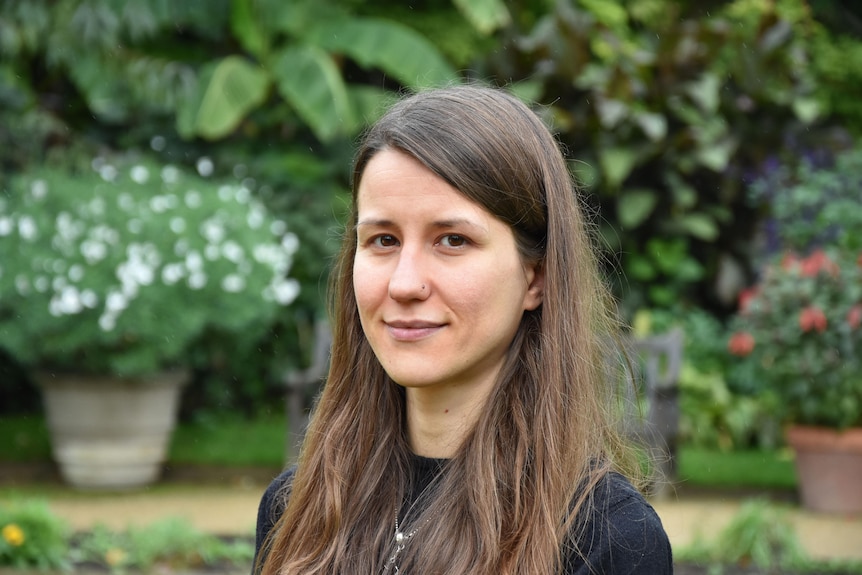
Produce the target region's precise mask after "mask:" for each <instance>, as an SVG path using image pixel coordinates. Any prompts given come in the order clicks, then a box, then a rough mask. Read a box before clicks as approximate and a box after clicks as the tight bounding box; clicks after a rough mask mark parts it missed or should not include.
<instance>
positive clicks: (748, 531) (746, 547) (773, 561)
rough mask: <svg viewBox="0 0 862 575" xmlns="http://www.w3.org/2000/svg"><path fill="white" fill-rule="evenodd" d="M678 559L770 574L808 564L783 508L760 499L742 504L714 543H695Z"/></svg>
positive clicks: (679, 555) (718, 570) (808, 561)
mask: <svg viewBox="0 0 862 575" xmlns="http://www.w3.org/2000/svg"><path fill="white" fill-rule="evenodd" d="M678 558H681V559H683V560H687V561H691V560H697V561H702V562H708V563H711V564H714V565H716V566H731V565H745V566H748V565H753V566H755V567H757V568H760V569H764V570H770V571H771V570H774V569H782V570H784V569H798V568H800V567H805V566H809V565H810V563H811V562H810V560H809V559H808V558H807V557H806V555H805V553H804V551H803V549H802V545H801V543H800V542H799V539H798V537H797V535H796V532H795V530H794V529H793V525H792V524H791V523H790V521H789V518H788V514H787V511H786V509H784V508H782V507H779V506H777V505H775V504H773V503H771V502H769V501H766V500H762V499H753V500H750V501H747V502H745V503H744V504H743V506H742V507H741V508H740V510H739V512H738V513H737V514H736V515H735V516H734V518H733V519H732V520H731V522H730V523H729V524H728V525H727V526H726V527H725V528H724V529H722V530H721V532H720V533H719V535H718V537H717V538H715V540H714V541H712V542H708V543H704V542H700V543H697V544H695V546H694V547H693V548H691V549H686V550H684V551H682V552H681V553H679V554H678ZM716 571H717V572H719V573H720V572H721V570H720V569H717V570H716Z"/></svg>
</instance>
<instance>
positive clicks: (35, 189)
mask: <svg viewBox="0 0 862 575" xmlns="http://www.w3.org/2000/svg"><path fill="white" fill-rule="evenodd" d="M47 193H48V184H47V183H45V180H33V182H32V183H31V184H30V195H31V196H32V197H33V199H34V200H41V199H42V198H44V197H45V196H46V195H47Z"/></svg>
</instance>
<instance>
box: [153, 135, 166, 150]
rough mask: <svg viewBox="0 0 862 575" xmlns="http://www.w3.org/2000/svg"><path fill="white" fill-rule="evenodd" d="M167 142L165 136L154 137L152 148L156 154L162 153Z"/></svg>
mask: <svg viewBox="0 0 862 575" xmlns="http://www.w3.org/2000/svg"><path fill="white" fill-rule="evenodd" d="M166 143H167V141H166V140H165V137H164V136H153V137H152V138H150V147H151V148H152V149H153V151H154V152H161V151H162V150H164V149H165V144H166Z"/></svg>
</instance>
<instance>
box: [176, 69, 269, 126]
mask: <svg viewBox="0 0 862 575" xmlns="http://www.w3.org/2000/svg"><path fill="white" fill-rule="evenodd" d="M269 83H270V80H269V76H267V75H266V73H265V72H264V71H263V70H261V69H260V68H258V67H256V66H255V65H253V64H250V63H249V62H247V61H246V60H244V59H242V58H240V57H239V56H228V57H227V58H225V59H223V60H219V61H217V62H215V63H213V64H210V65H209V66H207V67H206V68H205V69H204V70H203V72H202V73H201V76H200V79H199V86H198V92H197V97H196V98H194V99H191V100H189V101H187V102H184V103H183V104H182V105H181V106H180V110H179V112H178V114H177V130H178V131H179V132H180V134H181V135H183V136H184V137H192V136H201V137H203V138H206V139H208V140H217V139H219V138H223V137H224V136H227V135H228V134H230V133H231V132H233V131H234V130H235V129H236V127H237V126H238V125H239V123H240V122H241V121H242V119H243V118H244V117H245V115H246V114H248V112H249V111H251V110H252V109H254V108H255V107H257V106H259V105H260V104H261V103H263V101H264V100H265V99H266V95H267V92H268V91H269Z"/></svg>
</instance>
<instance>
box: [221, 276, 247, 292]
mask: <svg viewBox="0 0 862 575" xmlns="http://www.w3.org/2000/svg"><path fill="white" fill-rule="evenodd" d="M221 287H222V289H223V290H224V291H226V292H230V293H237V292H241V291H242V290H243V289H244V288H245V278H243V277H242V276H240V275H238V274H229V275H226V276H225V277H224V278H223V279H222V280H221Z"/></svg>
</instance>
